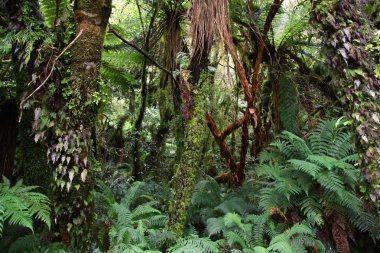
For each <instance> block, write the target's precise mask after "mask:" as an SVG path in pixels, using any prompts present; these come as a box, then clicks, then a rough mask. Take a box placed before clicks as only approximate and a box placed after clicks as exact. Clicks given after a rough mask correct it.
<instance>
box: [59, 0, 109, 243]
mask: <svg viewBox="0 0 380 253" xmlns="http://www.w3.org/2000/svg"><path fill="white" fill-rule="evenodd" d="M110 14H111V0H91V1H90V0H76V1H75V2H74V22H75V31H76V38H77V40H76V41H75V43H74V44H73V47H72V50H71V55H72V58H71V83H70V89H71V91H72V95H71V97H70V98H69V100H68V101H67V103H66V110H67V116H68V117H67V118H66V121H68V122H65V125H66V126H63V127H64V128H66V129H63V133H64V136H63V137H61V138H60V139H61V140H62V141H63V145H65V139H66V140H67V139H70V138H78V141H77V143H79V145H78V144H77V146H75V148H76V149H75V151H73V153H72V154H70V155H71V156H72V157H73V158H72V159H71V160H66V161H67V165H65V160H64V159H62V160H63V162H62V163H61V164H59V167H58V169H57V173H61V172H60V168H62V167H63V168H64V170H63V171H64V172H63V174H62V173H61V180H60V181H61V183H62V185H63V186H66V187H67V186H69V185H71V184H72V185H73V187H71V188H70V187H67V191H66V190H62V189H59V188H58V189H57V191H56V194H57V199H56V200H55V201H56V202H57V203H56V207H55V210H56V215H57V220H58V221H59V227H60V233H61V236H62V241H63V242H64V243H65V244H71V245H73V244H75V245H76V246H79V247H80V248H82V249H85V248H87V247H88V246H89V245H90V244H91V242H92V236H91V228H92V222H93V218H94V217H93V205H92V199H91V195H90V193H91V191H92V190H93V188H94V173H95V171H94V168H95V164H96V161H95V158H94V157H95V156H94V153H93V145H92V144H93V139H94V137H95V136H93V133H94V127H95V123H94V122H95V118H96V116H97V107H98V105H97V104H96V102H95V97H96V96H97V95H98V93H97V92H98V88H99V83H98V81H99V80H98V78H99V70H100V65H101V53H102V48H103V41H104V36H105V32H106V28H107V23H108V19H109V16H110ZM61 140H58V145H60V143H61ZM66 143H67V141H66ZM64 155H65V156H69V153H66V154H64ZM62 156H63V155H62ZM65 166H66V167H65ZM65 171H68V172H69V173H70V172H71V173H72V176H71V178H70V174H69V176H68V177H69V178H67V176H65ZM64 176H65V177H64ZM73 178H74V179H73ZM65 180H67V181H65ZM62 181H63V182H62ZM71 181H72V182H71ZM65 184H66V185H65ZM66 187H65V188H66ZM61 188H62V186H61Z"/></svg>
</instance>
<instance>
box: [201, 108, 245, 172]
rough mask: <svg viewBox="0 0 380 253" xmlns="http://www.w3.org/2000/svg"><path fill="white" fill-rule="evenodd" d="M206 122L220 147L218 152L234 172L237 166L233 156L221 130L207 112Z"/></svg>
mask: <svg viewBox="0 0 380 253" xmlns="http://www.w3.org/2000/svg"><path fill="white" fill-rule="evenodd" d="M206 123H207V126H208V128H209V129H210V131H211V133H212V135H213V136H214V138H215V141H216V143H217V144H218V146H219V148H220V153H221V155H222V157H223V158H224V160H225V161H226V163H227V166H228V167H229V168H230V170H231V172H232V174H234V173H236V171H237V170H238V166H237V165H236V162H235V158H234V157H233V155H232V153H231V150H230V148H229V147H228V145H227V142H226V140H225V139H222V138H221V132H220V130H219V128H218V126H217V125H216V122H215V120H214V119H213V117H212V116H211V115H210V114H209V113H206Z"/></svg>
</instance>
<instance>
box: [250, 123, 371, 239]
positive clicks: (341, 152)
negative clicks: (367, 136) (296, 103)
mask: <svg viewBox="0 0 380 253" xmlns="http://www.w3.org/2000/svg"><path fill="white" fill-rule="evenodd" d="M345 123H346V122H344V121H342V120H338V121H337V120H329V121H321V123H320V124H319V125H318V126H317V127H316V128H315V129H314V130H313V131H312V132H311V133H310V136H309V137H308V138H307V140H306V141H305V140H303V139H301V138H300V137H298V136H296V135H294V134H292V133H290V132H283V133H282V135H281V136H280V139H279V140H277V141H275V142H274V143H272V144H271V145H270V147H269V148H268V149H267V150H266V151H264V152H263V153H262V155H261V157H260V160H261V165H260V166H259V168H258V170H257V174H258V176H260V177H261V178H262V180H263V184H264V185H267V187H266V188H263V189H262V190H261V196H260V206H261V208H262V209H263V210H266V211H267V210H271V209H272V208H279V209H281V210H284V211H285V213H286V212H288V211H289V210H290V209H294V208H297V209H298V210H299V211H300V212H301V213H302V214H303V215H304V218H305V219H306V220H307V222H308V223H309V224H311V225H318V226H321V225H323V224H324V223H325V219H326V217H328V216H329V214H331V213H332V212H338V213H340V214H341V215H343V216H344V217H346V219H347V220H348V221H350V222H351V223H352V224H353V225H355V226H356V227H357V228H358V229H359V230H360V231H362V232H367V231H369V232H372V233H373V232H374V231H375V228H376V223H375V220H374V217H372V216H371V215H370V214H368V213H366V212H364V211H363V210H362V208H361V206H362V201H361V200H360V199H359V198H358V197H357V193H356V192H355V186H356V185H357V183H358V182H360V181H361V176H360V171H359V170H358V169H357V168H356V167H355V166H354V165H353V164H351V163H350V162H352V161H354V162H355V161H357V156H356V155H355V154H353V153H352V149H353V145H352V143H351V136H352V134H351V133H350V132H349V131H347V127H346V125H347V124H345ZM268 152H273V154H274V155H273V156H272V157H271V156H269V155H268ZM268 158H270V160H268ZM355 219H360V224H362V225H359V222H357V221H355Z"/></svg>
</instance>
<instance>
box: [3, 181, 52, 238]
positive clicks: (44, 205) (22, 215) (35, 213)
mask: <svg viewBox="0 0 380 253" xmlns="http://www.w3.org/2000/svg"><path fill="white" fill-rule="evenodd" d="M36 188H37V187H35V186H24V185H23V184H22V181H18V182H17V183H16V184H15V185H14V186H11V185H10V181H9V180H8V179H7V178H5V177H3V183H1V184H0V235H1V233H2V228H3V223H4V222H5V221H8V222H9V223H10V224H16V225H20V226H23V227H27V228H29V229H30V230H32V231H33V218H35V219H37V220H40V221H42V222H43V223H45V224H46V225H47V226H48V227H49V228H50V225H51V218H50V201H49V199H48V198H47V197H46V196H45V195H43V194H41V193H37V192H33V190H34V189H36Z"/></svg>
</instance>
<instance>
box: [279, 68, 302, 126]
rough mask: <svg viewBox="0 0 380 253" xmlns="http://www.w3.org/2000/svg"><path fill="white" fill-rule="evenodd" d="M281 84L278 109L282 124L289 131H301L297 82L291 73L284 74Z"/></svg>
mask: <svg viewBox="0 0 380 253" xmlns="http://www.w3.org/2000/svg"><path fill="white" fill-rule="evenodd" d="M279 86H280V89H279V98H278V110H279V113H280V120H281V123H282V126H283V128H284V129H285V130H287V131H289V132H292V133H299V126H298V124H297V119H298V113H299V106H300V105H299V101H298V100H299V99H298V90H297V87H296V84H295V83H294V81H293V79H292V78H291V77H290V76H289V75H288V76H287V75H282V76H281V77H280V80H279Z"/></svg>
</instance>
